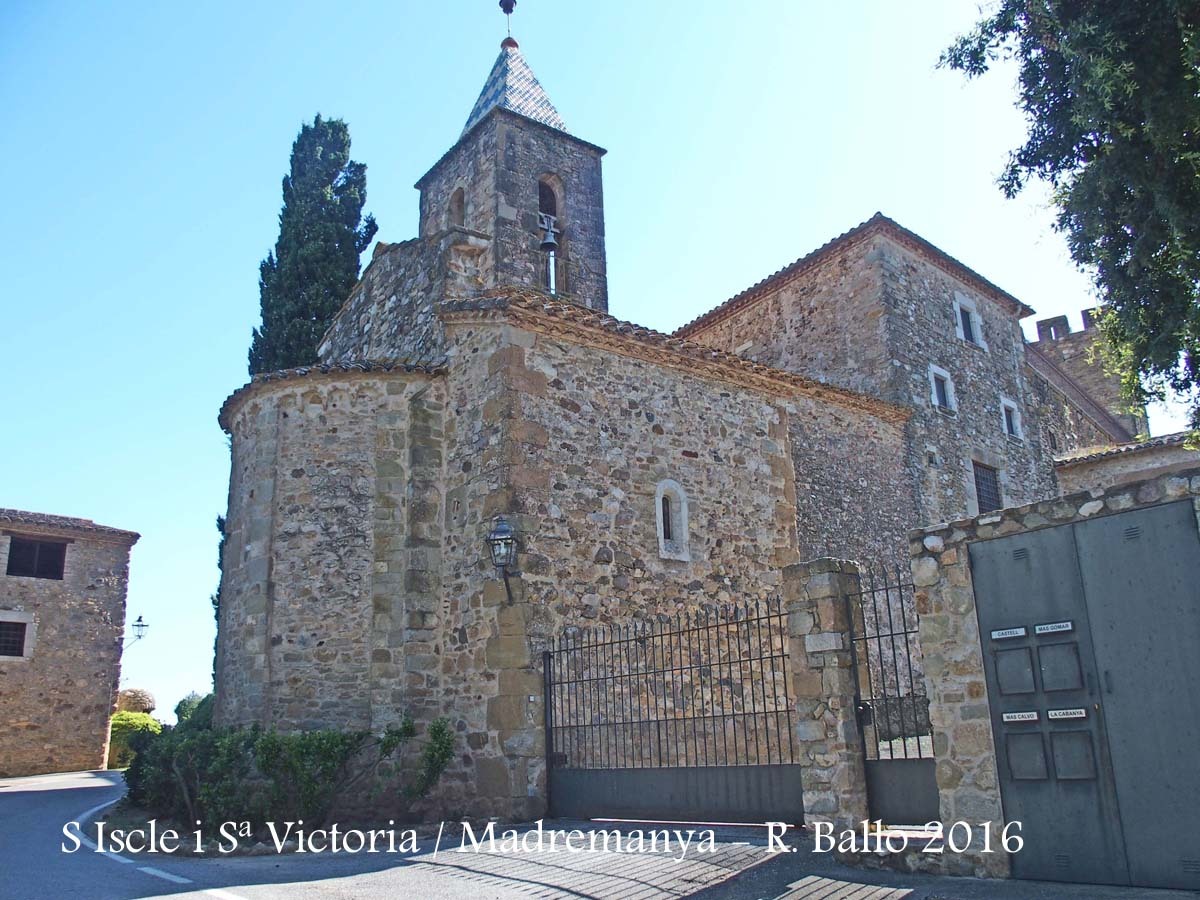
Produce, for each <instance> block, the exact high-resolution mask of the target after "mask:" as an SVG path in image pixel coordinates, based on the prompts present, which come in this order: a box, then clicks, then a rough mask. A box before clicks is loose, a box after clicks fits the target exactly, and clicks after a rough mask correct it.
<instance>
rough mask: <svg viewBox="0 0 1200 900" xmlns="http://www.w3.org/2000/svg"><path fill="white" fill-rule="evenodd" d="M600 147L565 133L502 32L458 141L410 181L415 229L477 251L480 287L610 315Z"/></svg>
mask: <svg viewBox="0 0 1200 900" xmlns="http://www.w3.org/2000/svg"><path fill="white" fill-rule="evenodd" d="M511 5H512V4H510V5H509V6H508V7H505V4H504V3H501V6H502V7H504V8H505V12H511ZM604 153H605V151H604V150H603V149H602V148H600V147H597V146H596V145H595V144H590V143H588V142H587V141H584V140H580V139H579V138H577V137H575V136H574V135H572V134H570V133H569V132H568V131H567V128H566V124H565V123H564V122H563V120H562V117H561V116H560V115H559V114H558V110H557V109H555V108H554V104H553V103H551V102H550V98H549V97H548V96H547V94H546V92H545V90H544V89H543V88H542V86H541V84H540V83H539V82H538V80H537V78H536V77H535V76H534V74H533V71H532V70H531V69H530V68H529V64H528V63H527V62H526V61H525V57H524V55H523V54H522V53H521V49H520V47H519V45H518V44H517V42H516V40H514V39H513V38H512V37H511V36H509V37H506V38H505V39H504V41H503V42H502V43H501V45H500V56H499V57H498V58H497V59H496V62H495V64H494V65H493V66H492V71H491V74H490V75H488V78H487V81H486V82H485V84H484V86H483V90H482V92H481V93H480V94H479V99H478V100H476V101H475V106H474V108H472V110H471V114H470V115H469V116H468V117H467V123H466V125H465V127H464V128H463V131H462V134H461V135H460V136H459V138H458V141H457V142H456V143H455V144H454V146H453V147H451V148H450V149H449V150H448V151H447V152H446V154H445V155H444V156H442V158H441V159H439V160H438V161H437V162H436V163H435V164H434V166H433V168H431V169H430V170H429V171H428V172H426V173H425V175H424V176H422V178H421V179H420V181H418V182H417V184H416V187H417V190H419V191H420V192H421V223H420V234H421V236H422V237H431V236H433V235H438V234H440V233H442V232H449V233H450V236H451V239H452V241H453V242H454V246H456V247H460V248H461V251H462V252H463V253H464V254H465V253H471V254H474V255H475V256H476V257H478V259H477V261H476V262H475V263H473V265H472V268H473V269H474V271H476V272H477V273H478V277H479V282H480V283H481V285H482V287H483V289H485V290H486V289H489V288H495V287H504V286H518V287H532V288H536V289H538V290H542V291H546V292H547V293H552V294H554V295H555V296H557V297H559V298H560V299H562V300H566V301H569V302H571V303H577V304H580V305H582V306H586V307H589V308H591V309H596V310H600V311H604V312H607V310H608V279H607V271H606V264H605V251H604V191H603V183H602V179H601V172H600V160H601V157H603V155H604Z"/></svg>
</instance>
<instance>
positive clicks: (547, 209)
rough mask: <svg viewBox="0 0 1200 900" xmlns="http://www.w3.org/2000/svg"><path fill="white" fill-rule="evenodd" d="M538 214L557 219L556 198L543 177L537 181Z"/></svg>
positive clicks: (552, 189)
mask: <svg viewBox="0 0 1200 900" xmlns="http://www.w3.org/2000/svg"><path fill="white" fill-rule="evenodd" d="M538 212H539V213H541V214H542V215H543V216H551V217H552V218H555V219H557V218H558V196H557V195H556V194H555V193H554V188H553V187H551V185H550V182H549V181H548V180H547V178H546V177H545V176H543V177H542V178H540V179H539V180H538Z"/></svg>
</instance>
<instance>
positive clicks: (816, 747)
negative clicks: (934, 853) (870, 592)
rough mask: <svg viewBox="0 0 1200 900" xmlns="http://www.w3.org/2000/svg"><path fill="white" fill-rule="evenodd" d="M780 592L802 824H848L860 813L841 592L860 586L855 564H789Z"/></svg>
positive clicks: (862, 779) (857, 741) (862, 783)
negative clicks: (799, 769)
mask: <svg viewBox="0 0 1200 900" xmlns="http://www.w3.org/2000/svg"><path fill="white" fill-rule="evenodd" d="M783 590H784V600H785V602H786V604H787V612H788V634H789V637H790V641H789V662H790V665H791V671H792V697H793V698H794V701H795V704H796V733H795V737H796V739H797V741H798V751H797V760H798V762H799V763H800V765H801V766H802V775H801V779H802V783H803V787H804V818H805V822H806V823H812V822H817V821H822V822H833V823H834V825H835V827H837V828H839V829H840V828H846V827H851V826H853V825H855V824H857V823H859V822H861V821H862V820H863V819H865V818H867V782H866V774H865V772H864V768H863V751H862V734H861V732H860V730H859V727H858V721H857V714H856V710H855V686H854V669H853V665H852V662H851V650H850V622H849V621H848V617H847V611H846V610H847V605H846V596H847V595H849V594H854V593H857V592H858V591H859V590H860V581H859V569H858V565H857V564H856V563H853V562H850V561H848V560H843V559H831V558H822V559H817V560H813V561H811V562H807V563H800V564H798V565H794V566H788V567H787V568H785V569H784V570H783Z"/></svg>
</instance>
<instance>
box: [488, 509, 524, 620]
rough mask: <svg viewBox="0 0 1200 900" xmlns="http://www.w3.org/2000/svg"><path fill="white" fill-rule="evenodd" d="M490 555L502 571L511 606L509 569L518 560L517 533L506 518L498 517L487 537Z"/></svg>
mask: <svg viewBox="0 0 1200 900" xmlns="http://www.w3.org/2000/svg"><path fill="white" fill-rule="evenodd" d="M486 540H487V546H488V553H489V554H491V557H492V565H493V566H495V567H496V568H497V569H499V570H500V574H501V575H502V576H503V577H504V592H505V593H506V594H507V595H508V602H509V605H511V604H512V602H513V595H512V588H511V587H509V584H508V567H509V566H511V565H512V564H513V563H514V562H516V560H517V533H516V532H515V531H513V527H512V526H511V525H509V524H508V520H507V519H505V518H504V516H496V519H495V521H494V522H493V523H492V530H491V531H489V532H488V536H487V539H486Z"/></svg>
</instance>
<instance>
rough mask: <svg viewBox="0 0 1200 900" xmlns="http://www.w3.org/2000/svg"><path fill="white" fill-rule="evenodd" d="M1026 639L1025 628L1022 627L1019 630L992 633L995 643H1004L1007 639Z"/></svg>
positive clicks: (1010, 629) (1002, 630)
mask: <svg viewBox="0 0 1200 900" xmlns="http://www.w3.org/2000/svg"><path fill="white" fill-rule="evenodd" d="M1015 637H1025V626H1024V625H1021V626H1019V627H1017V628H1001V629H1000V630H999V631H993V632H992V640H993V641H1002V640H1004V639H1005V638H1015Z"/></svg>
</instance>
